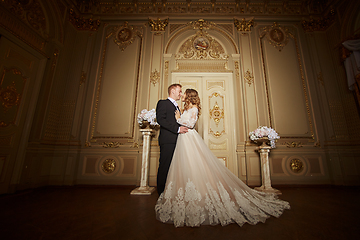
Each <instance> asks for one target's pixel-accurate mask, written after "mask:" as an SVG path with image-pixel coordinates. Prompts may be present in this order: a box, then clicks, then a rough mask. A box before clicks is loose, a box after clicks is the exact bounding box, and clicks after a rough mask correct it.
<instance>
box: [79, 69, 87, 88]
mask: <svg viewBox="0 0 360 240" xmlns="http://www.w3.org/2000/svg"><path fill="white" fill-rule="evenodd" d="M85 81H86V73H85V72H84V71H81V77H80V86H81V85H83V84H84V83H85Z"/></svg>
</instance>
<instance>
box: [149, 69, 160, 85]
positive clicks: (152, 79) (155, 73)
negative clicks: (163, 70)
mask: <svg viewBox="0 0 360 240" xmlns="http://www.w3.org/2000/svg"><path fill="white" fill-rule="evenodd" d="M159 81H160V72H158V71H157V70H156V69H155V71H153V72H151V74H150V82H151V83H152V84H153V85H154V87H155V85H156V84H157V83H158V82H159Z"/></svg>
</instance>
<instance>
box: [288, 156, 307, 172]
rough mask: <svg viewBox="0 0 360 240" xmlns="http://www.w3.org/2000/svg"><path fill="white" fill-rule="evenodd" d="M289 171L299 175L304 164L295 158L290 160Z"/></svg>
mask: <svg viewBox="0 0 360 240" xmlns="http://www.w3.org/2000/svg"><path fill="white" fill-rule="evenodd" d="M290 169H291V171H293V172H294V173H300V172H302V170H303V169H304V163H303V162H302V161H301V160H300V159H297V158H294V159H291V160H290Z"/></svg>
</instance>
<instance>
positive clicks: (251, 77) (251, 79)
mask: <svg viewBox="0 0 360 240" xmlns="http://www.w3.org/2000/svg"><path fill="white" fill-rule="evenodd" d="M244 80H245V82H246V83H247V84H249V87H250V86H251V84H252V83H254V75H253V74H252V73H251V72H250V70H249V69H248V70H247V71H246V72H245V77H244Z"/></svg>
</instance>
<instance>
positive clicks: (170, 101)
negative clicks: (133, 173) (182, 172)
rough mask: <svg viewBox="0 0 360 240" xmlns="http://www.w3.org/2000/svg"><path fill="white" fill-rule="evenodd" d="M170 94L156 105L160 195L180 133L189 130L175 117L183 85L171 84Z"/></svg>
mask: <svg viewBox="0 0 360 240" xmlns="http://www.w3.org/2000/svg"><path fill="white" fill-rule="evenodd" d="M168 94H169V97H168V98H167V99H166V100H159V102H158V103H157V106H156V120H157V122H158V123H159V124H160V134H159V146H160V159H159V168H158V174H157V191H158V193H159V195H160V194H161V193H162V192H163V191H164V189H165V183H166V178H167V174H168V171H169V168H170V164H171V160H172V156H173V154H174V150H175V146H176V140H177V137H178V134H179V133H186V132H187V131H188V128H187V127H183V126H180V125H179V124H178V123H177V122H176V119H175V111H176V110H179V107H178V104H177V103H176V101H178V100H180V98H181V96H182V91H181V85H180V84H177V83H175V84H172V85H170V86H169V88H168Z"/></svg>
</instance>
